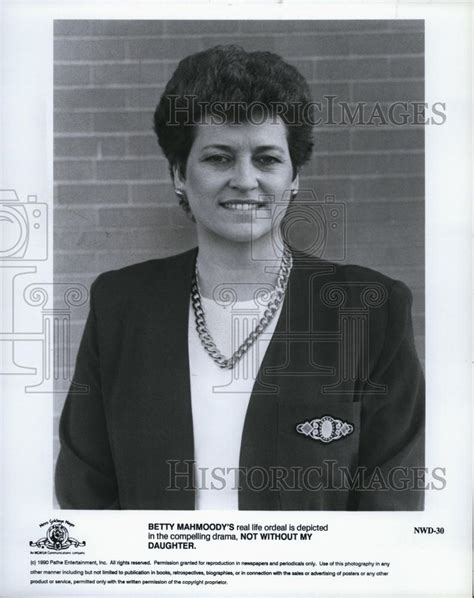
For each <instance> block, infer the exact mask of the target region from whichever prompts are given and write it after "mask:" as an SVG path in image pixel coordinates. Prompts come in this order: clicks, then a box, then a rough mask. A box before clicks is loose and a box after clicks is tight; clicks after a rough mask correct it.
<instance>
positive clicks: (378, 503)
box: [353, 281, 425, 511]
mask: <svg viewBox="0 0 474 598" xmlns="http://www.w3.org/2000/svg"><path fill="white" fill-rule="evenodd" d="M411 303H412V296H411V292H410V290H409V289H408V287H407V286H406V285H405V284H404V283H402V282H400V281H396V282H395V283H394V284H393V286H392V289H391V292H390V296H389V301H388V316H387V320H386V332H385V338H384V342H383V345H382V348H381V351H380V354H379V357H378V359H377V362H376V364H375V366H374V368H373V370H372V373H371V375H370V381H371V382H373V383H376V384H380V385H383V386H384V387H385V390H384V391H383V392H380V393H378V394H371V393H369V392H367V393H365V394H364V395H363V396H362V404H361V436H360V452H359V464H360V465H361V466H362V467H363V469H364V472H365V476H364V479H365V481H366V482H367V484H365V483H364V487H363V489H362V488H360V489H358V490H357V491H356V492H355V494H354V497H353V498H354V499H355V502H356V506H355V508H356V509H357V510H362V511H364V510H366V511H369V510H370V511H372V510H382V511H383V510H388V511H391V510H393V511H395V510H397V511H398V510H400V511H404V510H405V511H414V510H423V508H424V490H423V486H424V465H425V463H424V457H425V383H424V375H423V370H422V368H421V364H420V362H419V359H418V356H417V353H416V349H415V343H414V338H413V327H412V319H411ZM367 388H368V385H366V389H367Z"/></svg>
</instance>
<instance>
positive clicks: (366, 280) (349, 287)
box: [294, 254, 412, 302]
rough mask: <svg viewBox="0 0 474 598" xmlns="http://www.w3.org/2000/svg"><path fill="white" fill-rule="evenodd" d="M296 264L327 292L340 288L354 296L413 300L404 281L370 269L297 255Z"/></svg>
mask: <svg viewBox="0 0 474 598" xmlns="http://www.w3.org/2000/svg"><path fill="white" fill-rule="evenodd" d="M294 264H295V266H296V268H297V269H301V270H302V272H303V273H304V272H305V271H306V272H307V273H308V274H310V275H311V276H312V277H313V278H314V279H315V280H318V282H319V283H320V284H319V286H325V288H326V289H331V288H333V289H335V288H339V289H340V290H344V291H345V292H347V293H351V294H352V293H357V294H359V293H360V292H365V293H367V292H371V293H372V294H373V293H375V292H379V293H381V294H382V295H384V296H386V297H388V296H392V295H393V296H397V297H399V298H401V299H403V298H404V299H406V300H407V301H408V302H410V301H411V296H412V295H411V291H410V289H409V288H408V286H407V285H406V284H405V283H404V282H403V281H401V280H398V279H396V278H393V277H391V276H389V275H387V274H385V273H383V272H380V271H379V270H375V269H373V268H369V267H367V266H361V265H358V264H345V263H340V262H332V261H327V260H324V259H320V258H317V257H309V256H305V255H303V254H300V255H297V256H296V259H295V261H294ZM303 275H304V274H303ZM371 289H372V290H371Z"/></svg>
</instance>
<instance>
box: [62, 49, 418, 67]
mask: <svg viewBox="0 0 474 598" xmlns="http://www.w3.org/2000/svg"><path fill="white" fill-rule="evenodd" d="M424 56H425V53H424V52H412V53H398V52H389V53H387V54H380V53H378V52H374V53H373V54H353V53H349V52H348V53H345V54H324V55H321V56H315V55H314V54H302V55H288V56H287V55H285V60H288V61H290V60H295V61H297V60H313V61H314V62H318V61H320V60H327V61H333V60H334V61H336V60H351V59H356V60H358V59H365V60H371V59H374V58H375V59H378V58H381V59H382V58H386V59H389V58H407V59H409V58H424ZM179 60H180V58H179V57H176V58H134V59H130V60H125V59H123V58H115V59H110V60H93V59H89V60H54V61H53V64H54V65H58V66H64V65H69V64H70V65H80V64H84V65H89V66H95V65H98V66H99V65H103V64H104V65H106V64H112V65H114V64H115V65H120V66H124V65H127V64H137V63H140V62H141V63H166V64H173V63H175V64H176V65H177V63H178V62H179Z"/></svg>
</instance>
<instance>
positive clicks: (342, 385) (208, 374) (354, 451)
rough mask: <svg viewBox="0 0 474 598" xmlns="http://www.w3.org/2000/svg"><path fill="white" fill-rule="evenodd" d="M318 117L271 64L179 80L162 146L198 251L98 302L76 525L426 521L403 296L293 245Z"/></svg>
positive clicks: (232, 53) (223, 52) (212, 69)
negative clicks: (358, 518) (364, 514)
mask: <svg viewBox="0 0 474 598" xmlns="http://www.w3.org/2000/svg"><path fill="white" fill-rule="evenodd" d="M310 116H311V97H310V93H309V89H308V85H307V83H306V81H305V80H304V78H303V77H302V76H301V74H300V73H299V72H298V71H297V70H296V69H295V68H294V67H292V66H290V65H288V64H286V63H285V62H284V61H283V60H282V59H281V58H280V57H278V56H276V55H274V54H270V53H266V52H253V53H247V52H245V51H244V50H243V49H241V48H238V47H236V46H219V47H216V48H212V49H210V50H207V51H205V52H201V53H198V54H195V55H193V56H189V57H187V58H185V59H184V60H183V61H181V63H180V64H179V66H178V68H177V70H176V71H175V73H174V74H173V77H172V78H171V80H170V81H169V83H168V85H167V87H166V89H165V91H164V93H163V95H162V97H161V100H160V103H159V105H158V107H157V110H156V112H155V131H156V133H157V136H158V140H159V143H160V145H161V147H162V149H163V151H164V153H165V155H166V157H167V159H168V161H169V165H170V172H171V176H172V180H173V183H174V187H175V192H176V195H177V197H178V199H179V202H180V204H181V206H182V207H183V208H184V209H185V210H186V211H187V212H188V214H189V215H190V217H192V219H193V220H194V221H195V223H196V229H197V237H198V248H196V249H194V250H191V251H188V252H186V253H184V254H180V255H177V256H173V257H171V258H166V259H161V260H151V261H149V262H145V263H142V264H136V265H134V266H130V267H127V268H123V269H121V270H117V271H113V272H107V273H105V274H102V275H101V276H99V277H98V278H97V279H96V281H95V282H94V283H93V285H92V288H91V309H90V313H89V317H88V320H87V324H86V328H85V331H84V336H83V339H82V342H81V346H80V349H79V353H78V358H77V365H76V373H75V378H74V379H75V381H76V382H79V383H83V384H84V383H85V384H87V385H88V386H89V388H90V392H89V393H88V394H87V395H86V396H85V397H83V396H75V395H73V394H72V393H70V394H69V396H68V398H67V400H66V403H65V406H64V411H63V414H62V417H61V424H60V438H61V452H60V455H59V459H58V463H57V468H56V489H57V495H58V500H59V503H60V505H61V506H62V507H64V508H85V509H91V508H92V509H108V508H121V509H195V508H196V509H208V508H218V509H237V508H239V509H255V510H300V509H304V510H315V509H327V510H332V509H343V510H355V509H359V510H373V509H375V510H398V509H401V510H414V509H421V508H423V492H422V483H421V484H420V481H421V482H422V480H420V468H421V472H422V468H423V453H424V435H423V429H424V395H423V376H422V371H421V367H420V365H419V362H418V359H417V356H416V352H415V348H414V343H413V335H412V328H411V319H410V304H411V296H410V292H409V290H408V289H407V287H406V286H405V285H404V284H403V283H401V282H398V281H393V280H391V279H389V278H388V277H386V276H384V275H382V274H380V273H377V272H375V271H372V270H369V269H366V268H360V267H356V266H337V265H335V264H332V263H329V262H326V261H323V260H320V259H316V258H313V257H310V256H308V255H305V254H303V253H301V252H295V251H292V250H291V249H290V248H289V246H288V244H287V243H286V242H285V239H284V235H282V234H281V231H282V230H284V229H285V226H281V224H282V223H283V225H285V224H286V226H287V229H288V226H289V225H288V222H290V225H291V218H292V215H291V214H292V213H291V208H290V210H289V211H288V212H287V209H288V206H289V205H290V203H291V202H293V201H294V199H295V197H296V195H297V194H298V191H299V172H300V169H301V167H302V165H303V164H304V163H305V162H306V161H307V160H308V159H309V158H310V155H311V150H312V140H311V122H308V121H310ZM282 216H285V218H282ZM289 228H291V226H289ZM417 472H418V473H417Z"/></svg>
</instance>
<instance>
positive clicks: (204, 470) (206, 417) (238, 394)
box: [188, 298, 281, 509]
mask: <svg viewBox="0 0 474 598" xmlns="http://www.w3.org/2000/svg"><path fill="white" fill-rule="evenodd" d="M201 303H202V307H203V310H204V314H205V317H206V324H207V328H208V330H209V332H210V333H211V335H212V338H213V339H214V342H215V343H216V345H217V347H218V349H219V350H220V351H221V352H222V353H223V354H224V355H225V357H227V358H228V357H230V356H231V355H232V353H233V352H234V351H235V350H236V349H237V348H238V347H239V346H240V345H241V344H242V342H243V341H244V339H245V338H246V337H247V336H248V335H249V333H250V332H251V331H252V330H253V329H254V328H255V326H256V324H257V323H258V321H259V320H260V318H261V317H262V316H263V312H264V310H265V307H266V306H259V305H257V304H256V303H255V301H254V300H250V301H238V302H236V303H234V304H233V305H232V306H230V305H227V306H223V305H219V304H217V303H216V302H215V301H213V300H211V299H206V298H202V300H201ZM189 310H190V311H189V333H188V347H189V371H190V380H191V402H192V415H193V429H194V458H195V462H196V469H195V474H196V476H195V483H196V502H195V508H196V509H238V467H239V456H240V445H241V440H242V430H243V427H244V420H245V415H246V412H247V406H248V403H249V399H250V395H251V393H252V389H253V385H254V382H255V378H256V376H257V373H258V370H259V368H260V365H261V363H262V361H263V357H264V356H265V352H266V350H267V347H268V345H269V343H270V340H271V338H272V335H273V332H274V330H275V327H276V324H277V321H278V318H279V317H280V312H281V304H280V306H279V309H278V311H277V312H276V314H275V316H274V318H273V320H272V321H271V322H270V324H269V325H268V327H267V328H266V329H265V331H264V332H263V333H262V335H261V336H260V337H259V338H258V339H257V341H256V342H255V343H254V345H253V346H252V347H251V348H250V349H249V351H247V353H246V354H245V355H244V356H243V357H242V359H241V360H240V361H239V362H238V363H237V364H236V365H235V366H234V368H233V369H232V370H227V369H222V368H220V367H219V366H218V365H217V364H216V363H215V362H214V360H213V359H212V357H210V356H209V355H208V354H207V352H206V351H205V349H204V347H203V346H202V344H201V341H200V339H199V336H198V334H197V331H196V325H195V319H194V311H193V308H192V304H191V302H190V306H189ZM230 331H232V334H231V333H230Z"/></svg>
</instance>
